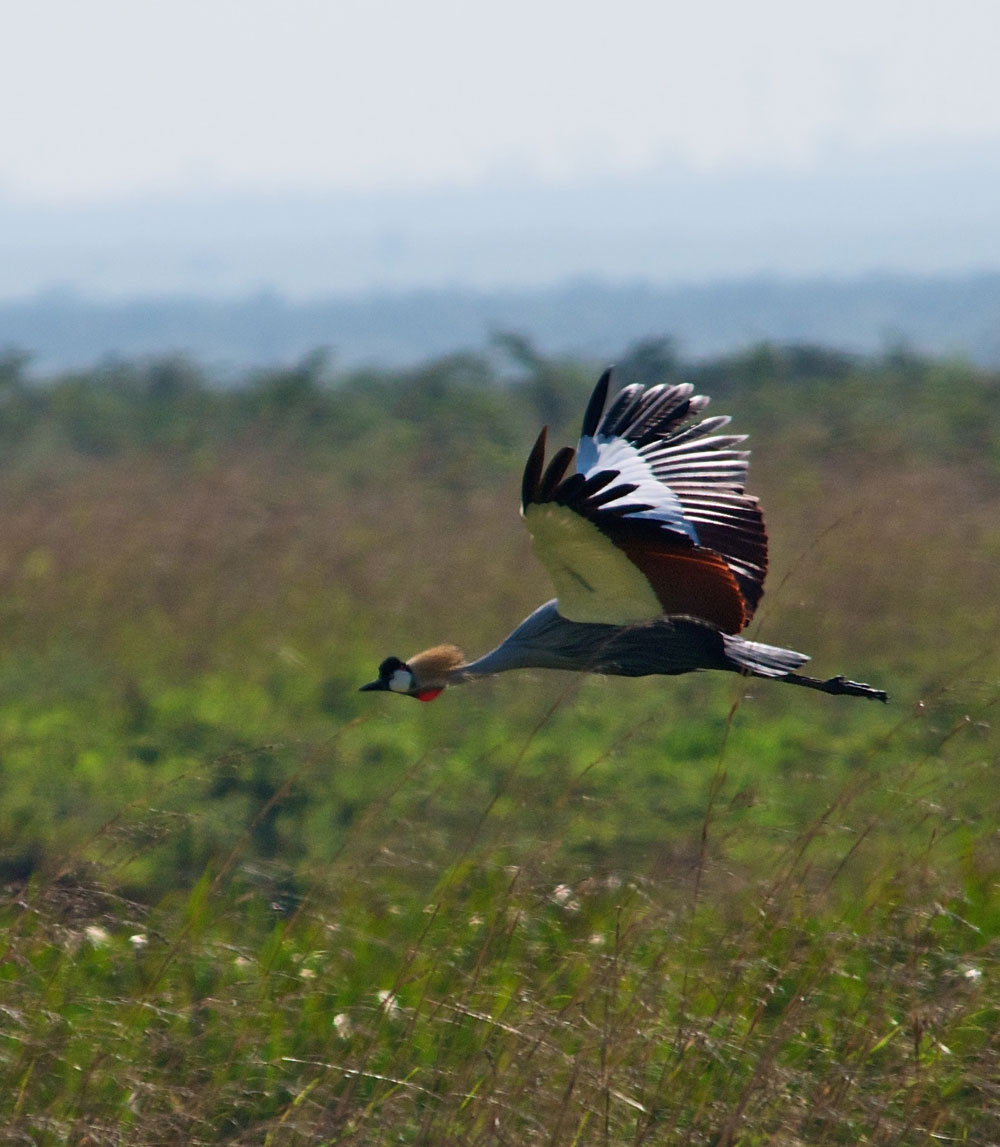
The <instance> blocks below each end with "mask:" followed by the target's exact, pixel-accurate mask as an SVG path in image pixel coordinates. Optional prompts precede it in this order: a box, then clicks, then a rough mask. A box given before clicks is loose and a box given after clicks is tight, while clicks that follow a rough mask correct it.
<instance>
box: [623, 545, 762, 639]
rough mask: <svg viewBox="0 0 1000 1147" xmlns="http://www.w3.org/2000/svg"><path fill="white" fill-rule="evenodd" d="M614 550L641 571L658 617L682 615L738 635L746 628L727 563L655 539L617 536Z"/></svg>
mask: <svg viewBox="0 0 1000 1147" xmlns="http://www.w3.org/2000/svg"><path fill="white" fill-rule="evenodd" d="M615 533H616V534H618V536H617V537H613V538H612V540H613V541H614V544H615V545H616V546H618V548H619V549H620V550H622V551H623V552H624V553H625V555H626V557H628V559H629V561H630V562H632V564H633V565H634V566H636V567H637V568H638V569H640V570H641V571H642V572H643V574H644V575H645V577H646V580H647V581H648V582H649V584H650V585H651V586H652V587H653V592H654V593H655V594H656V596H657V598H658V599H659V602H660V604H661V605H662V606H663V612H664V613H665V614H667V615H670V614H687V615H688V616H689V617H697V618H700V619H701V620H703V621H708V622H711V623H712V625H715V626H718V628H719V629H721V630H722V632H723V633H739V631H740V630H741V629H742V628H743V626H744V625H745V624H746V622H747V620H748V618H747V611H746V607H745V605H744V601H743V595H742V594H741V593H740V588H739V586H738V585H737V583H736V578H735V577H734V576H733V571H732V570H731V569H730V568H729V566H728V564H727V563H726V561H725V560H724V559H723V558H721V557H720V556H719V555H718V554H716V553H713V552H712V551H711V550H705V549H702V548H700V547H699V546H690V545H688V546H685V545H684V544H683V543H681V544H674V543H672V542H670V541H669V540H665V539H663V538H662V537H661V538H660V539H655V540H653V539H642V538H631V539H630V538H629V537H628V536H627V533H628V531H626V530H616V531H615Z"/></svg>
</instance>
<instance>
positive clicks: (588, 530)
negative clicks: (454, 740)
mask: <svg viewBox="0 0 1000 1147" xmlns="http://www.w3.org/2000/svg"><path fill="white" fill-rule="evenodd" d="M610 382H611V371H610V369H609V370H606V371H605V372H604V374H602V375H601V378H600V380H599V381H598V383H597V386H596V388H595V390H594V393H593V396H592V397H591V399H590V403H589V404H588V406H587V411H586V414H585V415H584V418H583V430H582V433H581V436H580V441H579V444H578V445H577V448H576V449H575V450H574V449H573V448H571V447H563V448H562V449H560V450H558V451H557V452H556V453H555V454H554V455H553V457H552V459H551V461H550V462H549V463H548V465H546V461H545V453H546V442H547V437H548V427H545V428H543V430H542V432H541V434H540V435H539V436H538V440H537V442H536V443H535V445H534V448H533V449H532V451H531V454H530V455H529V457H528V461H527V465H526V466H525V469H524V479H523V482H522V490H521V514H522V516H523V518H524V522H525V525H526V526H527V527H528V530H529V532H530V534H531V541H532V546H533V548H534V551H535V554H536V555H537V556H538V558H539V559H540V560H541V562H542V564H543V565H544V566H545V568H546V569H547V570H548V572H549V576H550V577H551V579H552V582H553V585H554V586H555V590H556V595H557V596H556V597H555V598H554V599H553V600H552V601H549V602H546V603H545V605H542V606H539V608H538V609H536V610H535V612H534V613H532V614H531V615H530V616H529V617H527V618H525V620H524V621H522V622H521V624H520V625H519V626H518V627H517V628H516V629H515V630H514V631H513V632H512V633H511V634H510V635H509V636H508V637H507V638H505V639H504V641H502V642H501V644H500V645H498V646H497V647H496V649H493V650H491V651H490V652H489V653H487V654H485V655H484V656H482V657H480V658H478V659H477V660H475V661H467V660H466V658H465V656H464V654H463V653H462V652H461V650H460V649H458V648H457V647H456V646H454V645H437V646H435V647H434V648H433V649H427V650H425V651H424V652H422V653H417V654H414V656H412V657H410V658H408V659H407V660H406V661H402V660H401V659H400V658H398V657H387V658H386V659H385V660H384V661H383V662H382V664H381V665H380V666H379V668H378V678H377V679H376V680H375V681H372V682H370V683H369V684H367V685H362V686H361V689H362V691H369V690H383V691H386V692H390V693H402V694H404V695H406V696H408V697H415V698H416V699H417V700H418V701H432V700H434V698H435V697H438V696H439V695H440V694H441V693H442V691H443V690H444V689H446V688H448V687H449V686H451V685H461V684H463V683H465V682H468V681H474V680H476V679H477V678H480V677H489V676H492V675H493V674H496V673H504V672H506V671H507V670H509V669H570V670H577V671H579V672H584V673H602V674H612V675H616V676H621V677H644V676H646V675H648V674H654V673H657V674H666V675H673V674H678V673H690V672H692V671H693V670H696V669H725V670H729V671H731V672H734V673H742V674H745V675H748V676H751V677H765V678H772V679H775V680H778V681H787V682H789V683H790V684H793V685H804V686H806V687H807V688H809V689H818V690H821V691H822V692H824V693H833V694H843V695H847V696H851V697H871V698H873V699H875V700H878V701H886V700H888V697H887V695H886V693H885V692H883V691H882V690H881V689H875V688H873V687H872V686H871V685H865V684H862V683H861V682H858V681H848V680H847V679H846V678H844V677H830V678H828V679H826V680H819V679H817V678H815V677H807V676H805V675H804V674H801V673H797V672H796V670H797V669H798V668H799V667H800V666H802V665H804V664H805V663H806V662H807V661H808V660H809V658H808V656H807V655H806V654H804V653H796V652H795V651H794V650H792V649H781V648H779V647H777V646H774V645H764V644H762V643H761V642H759V641H747V640H746V639H745V638H742V637H740V636H739V633H740V631H741V630H742V629H743V628H744V627H745V626H746V625H747V623H748V622H749V621H750V619H751V618H752V617H753V614H754V611H755V610H756V608H757V605H758V603H759V602H760V599H761V596H762V594H763V592H764V576H765V574H766V573H767V532H766V530H765V528H764V517H763V514H762V513H761V509H760V505H759V503H758V501H757V499H756V498H755V497H753V496H751V495H749V494H747V493H745V492H744V483H745V479H746V471H747V461H748V458H749V452H748V451H746V450H742V449H740V448H739V447H740V446H741V445H742V443H743V442H744V441H745V440H746V435H733V434H719V433H718V431H720V430H722V429H723V428H724V427H725V426H727V425H728V423H729V421H730V420H729V418H728V417H726V416H721V415H720V416H716V417H711V418H703V419H701V420H700V421H696V419H697V418H698V416H699V415H700V414H701V412H702V411H703V410H704V409H705V407H706V406H707V405H708V399H707V398H706V397H704V396H703V395H696V394H694V388H693V387H692V386H691V385H690V384H688V383H681V384H676V385H667V384H664V385H660V386H651V387H643V386H640V385H633V386H627V387H625V388H624V389H623V390H621V391H620V392H619V394H618V395H617V396H616V398H615V399H614V401H613V402H612V404H611V406H610V408H609V409H607V411H605V407H606V406H607V400H608V389H609V386H610Z"/></svg>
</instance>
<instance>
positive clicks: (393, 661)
mask: <svg viewBox="0 0 1000 1147" xmlns="http://www.w3.org/2000/svg"><path fill="white" fill-rule="evenodd" d="M405 668H406V663H405V662H404V661H400V660H399V658H398V657H387V658H386V659H385V661H383V662H382V664H381V665H380V666H379V667H378V675H379V677H391V676H392V675H393V673H395V672H396V670H397V669H405Z"/></svg>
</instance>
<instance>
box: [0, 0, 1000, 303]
mask: <svg viewBox="0 0 1000 1147" xmlns="http://www.w3.org/2000/svg"><path fill="white" fill-rule="evenodd" d="M998 42H1000V7H998V6H997V5H995V4H993V3H992V2H987V0H954V3H952V4H950V5H949V6H948V9H947V12H945V11H944V10H938V9H937V8H935V7H933V6H929V5H925V6H919V5H914V4H912V3H906V2H904V0H882V2H880V3H878V4H874V5H873V4H871V3H870V2H868V0H844V2H843V3H841V4H840V5H838V6H837V7H836V9H820V8H816V7H812V6H806V5H802V4H801V3H799V2H798V0H761V2H760V3H759V4H757V5H754V6H753V8H752V9H751V8H747V6H746V5H743V4H740V3H739V2H738V0H709V2H707V3H705V4H702V5H697V6H692V5H685V6H682V5H675V4H663V3H662V2H660V0H622V2H621V3H620V4H618V5H616V7H615V10H614V13H613V14H612V13H610V12H609V11H608V10H607V9H606V6H604V5H599V4H597V3H596V2H595V0H575V2H574V3H570V2H569V0H547V2H545V3H542V4H538V3H535V2H534V0H531V2H529V0H511V3H510V4H508V5H506V6H505V7H504V9H503V10H502V11H501V10H498V9H497V10H495V9H490V8H487V7H485V6H478V5H466V6H461V5H460V6H456V5H454V4H453V3H451V2H450V0H426V3H424V4H422V5H420V6H419V8H415V7H414V6H413V5H411V4H408V3H405V2H404V0H372V2H370V3H365V4H360V3H354V2H345V3H338V4H329V3H327V2H326V0H300V2H299V3H297V4H296V5H294V6H288V5H286V4H284V3H279V0H245V2H244V3H242V4H240V5H239V6H236V5H231V4H228V3H221V2H219V3H210V4H208V5H206V4H203V3H200V2H196V0H173V2H172V3H171V4H169V5H167V4H161V3H159V2H157V3H150V4H143V5H135V4H131V3H127V2H126V0H93V2H92V3H90V4H88V5H86V6H85V7H80V6H79V5H78V4H75V3H72V2H71V0H38V2H37V3H34V4H31V5H22V6H20V7H17V8H14V9H12V10H11V12H10V13H8V14H7V17H6V19H5V44H6V46H7V48H8V52H7V57H6V60H5V67H4V69H3V71H2V73H0V97H2V98H3V99H4V104H5V106H6V107H8V108H16V109H17V113H16V114H11V115H8V116H6V117H4V120H3V122H2V123H0V297H3V298H6V299H15V298H25V297H30V296H32V295H33V294H35V293H37V292H38V291H44V290H47V289H52V288H61V289H71V290H74V291H77V292H79V293H81V294H83V295H85V296H87V297H91V298H102V297H104V298H110V297H117V298H125V297H130V296H136V295H139V296H151V295H170V294H178V293H183V294H196V295H199V296H204V297H207V298H223V297H228V298H235V297H246V296H248V295H251V294H253V293H254V292H258V291H262V290H274V291H278V292H280V293H281V294H283V295H287V296H289V297H291V298H296V299H306V298H314V297H317V296H324V295H337V296H349V295H355V296H356V295H359V294H366V293H371V292H379V291H400V290H410V289H415V288H420V287H427V288H434V289H441V288H446V287H447V288H461V287H467V288H478V289H506V288H511V289H534V288H538V287H542V286H552V285H555V284H557V283H560V282H564V281H566V280H570V279H578V278H581V277H585V278H599V279H601V280H603V281H606V282H610V283H623V282H633V281H637V280H643V281H649V282H651V283H656V284H676V283H681V282H693V283H704V282H710V281H720V280H726V279H733V278H740V277H746V276H748V275H757V274H771V275H786V276H802V275H806V276H852V275H858V274H866V273H874V272H899V273H911V272H912V273H915V274H940V273H949V274H950V273H965V272H969V271H974V270H984V269H991V268H997V267H1000V194H998V188H1000V70H998V69H997V68H996V67H995V66H994V55H995V47H996V44H997V43H998Z"/></svg>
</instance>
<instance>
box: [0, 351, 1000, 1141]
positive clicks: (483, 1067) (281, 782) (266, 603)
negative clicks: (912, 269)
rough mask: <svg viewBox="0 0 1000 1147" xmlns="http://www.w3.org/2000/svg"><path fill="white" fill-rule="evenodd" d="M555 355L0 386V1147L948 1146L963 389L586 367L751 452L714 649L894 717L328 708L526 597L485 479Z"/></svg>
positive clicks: (654, 691) (993, 953)
mask: <svg viewBox="0 0 1000 1147" xmlns="http://www.w3.org/2000/svg"><path fill="white" fill-rule="evenodd" d="M600 365H601V364H593V363H585V362H576V361H559V360H552V359H546V358H544V357H543V356H541V355H540V354H538V353H537V351H536V350H535V349H534V348H533V347H532V346H531V345H530V343H527V342H526V341H525V340H524V339H522V338H520V337H519V336H516V335H512V334H508V335H503V336H500V337H498V339H497V341H496V345H495V346H494V347H493V348H492V350H491V351H490V352H488V353H483V354H481V355H471V354H462V355H455V356H452V357H449V358H446V359H442V360H439V361H435V362H431V363H427V364H425V365H423V366H422V367H420V368H419V369H416V370H413V371H410V372H405V373H386V372H381V371H378V370H375V369H369V370H364V371H352V372H339V371H337V370H336V368H335V366H334V365H333V364H331V363H330V362H329V361H327V360H326V359H324V358H323V357H322V356H319V355H316V356H311V357H309V358H308V359H306V360H304V361H303V362H301V363H299V364H298V365H296V366H294V367H293V368H290V369H288V370H282V371H268V372H261V373H258V374H254V375H252V376H249V377H247V378H245V379H242V380H240V381H239V383H238V384H234V385H230V386H227V387H220V386H218V385H216V384H215V382H214V380H213V379H212V378H210V377H208V376H207V375H206V374H205V373H204V372H203V371H202V370H201V369H200V368H199V367H197V366H196V365H195V364H193V363H191V362H188V361H185V360H183V359H180V358H178V359H171V360H164V361H156V362H148V363H108V364H105V365H103V366H101V367H100V368H98V369H95V370H94V371H92V372H90V373H88V374H86V375H65V376H58V377H53V378H48V379H44V380H40V381H39V380H37V379H33V378H31V377H30V374H29V369H28V367H29V364H27V363H26V362H25V361H24V360H23V358H21V357H20V356H18V355H17V354H16V353H13V352H11V353H8V354H7V355H5V356H3V357H2V358H0V583H2V591H3V592H2V594H0V621H2V625H0V633H2V634H3V641H2V643H0V881H2V883H3V884H4V886H5V887H6V890H7V895H6V899H5V904H4V908H3V912H4V922H5V925H6V928H7V933H6V941H5V943H6V951H5V953H4V960H5V962H4V963H0V1016H3V1017H4V1018H3V1019H2V1021H0V1077H2V1080H3V1087H2V1088H0V1093H2V1094H3V1095H4V1097H5V1098H4V1099H3V1100H2V1101H0V1102H2V1104H3V1107H2V1115H3V1117H4V1118H5V1119H6V1120H7V1123H8V1128H9V1135H10V1137H11V1141H25V1142H36V1143H50V1142H51V1143H56V1142H79V1143H81V1144H82V1143H84V1142H130V1143H131V1142H134V1143H153V1142H163V1143H166V1142H180V1141H187V1142H239V1143H244V1142H245V1143H258V1142H259V1143H299V1142H301V1143H306V1142H309V1143H312V1142H358V1143H361V1142H365V1143H369V1142H386V1143H389V1142H414V1143H418V1142H427V1143H430V1142H434V1143H449V1142H462V1143H479V1142H482V1143H488V1142H489V1143H492V1142H496V1143H507V1142H510V1143H513V1142H524V1141H528V1140H531V1141H540V1142H550V1143H612V1142H636V1143H639V1142H650V1143H655V1142H679V1143H715V1144H728V1143H736V1142H740V1143H757V1142H760V1143H764V1142H770V1143H787V1144H792V1143H798V1142H810V1143H823V1142H837V1143H840V1142H851V1143H854V1142H861V1141H867V1142H878V1143H882V1142H885V1143H909V1142H912V1143H923V1142H931V1141H932V1140H936V1139H942V1138H943V1139H954V1140H960V1141H963V1142H969V1143H983V1144H985V1143H987V1142H991V1141H992V1140H991V1139H990V1135H991V1132H989V1130H988V1128H989V1127H990V1126H991V1124H990V1122H989V1121H990V1120H991V1119H994V1120H997V1122H994V1123H992V1126H993V1127H994V1129H995V1127H996V1126H1000V1100H998V1096H997V1093H996V1089H995V1071H994V1069H995V1062H996V1053H997V1051H998V1048H997V1044H996V1039H997V1031H998V1024H997V1018H998V1006H1000V997H998V995H997V992H996V982H995V976H996V970H997V944H998V940H997V937H998V932H1000V898H998V896H997V882H998V880H1000V839H998V833H997V829H998V803H997V796H996V794H997V779H996V778H997V764H998V759H1000V753H998V748H1000V742H998V739H997V735H996V733H995V732H994V730H993V728H992V724H991V722H992V720H993V717H994V713H995V711H996V709H997V705H998V702H1000V641H998V636H1000V603H998V596H1000V595H998V594H997V574H996V570H997V565H998V559H1000V515H998V504H1000V376H998V375H997V374H993V373H988V372H984V371H980V370H977V369H973V368H972V367H970V366H967V365H965V364H963V363H961V362H940V361H927V360H923V359H919V358H916V357H914V356H913V355H911V354H909V353H907V352H906V351H905V350H903V349H898V350H894V351H892V352H891V353H889V354H886V355H885V356H882V357H880V358H877V359H860V358H855V357H851V356H848V355H844V354H841V353H839V352H836V351H832V350H827V349H824V348H814V347H774V346H760V347H755V348H751V349H750V350H748V351H747V352H745V353H743V354H740V355H737V356H733V357H731V358H727V359H724V360H713V361H707V362H696V363H685V362H681V361H679V360H678V358H677V355H676V353H675V350H674V348H673V346H672V345H671V344H670V343H669V341H666V340H664V341H662V342H646V343H643V344H640V345H637V346H635V347H633V348H631V350H630V351H629V352H628V353H627V354H626V355H625V356H623V358H622V361H621V362H620V364H619V371H618V379H619V381H620V382H623V383H624V382H629V381H642V382H647V383H650V382H655V381H660V380H667V379H670V380H675V379H681V378H684V379H687V380H689V381H691V382H693V383H694V384H695V386H696V387H697V388H698V389H699V390H700V391H702V392H704V393H707V394H709V395H710V396H711V397H712V399H713V406H712V412H713V413H729V414H732V415H733V416H734V425H733V428H734V430H737V431H740V432H748V433H750V434H751V436H752V437H751V445H752V447H753V449H754V456H753V462H752V465H751V483H750V488H751V490H752V491H753V492H754V493H757V494H759V495H760V496H761V498H762V501H763V504H764V507H765V512H766V514H767V519H768V524H769V529H770V532H771V535H772V571H771V574H770V577H769V582H768V587H767V594H766V596H765V599H764V604H763V608H762V610H761V613H760V615H759V620H758V621H755V623H754V626H753V627H752V629H751V631H750V636H751V637H758V638H760V639H762V640H766V641H773V642H776V643H779V644H786V645H789V646H791V647H794V648H800V649H803V650H804V651H807V652H810V653H811V654H812V655H813V657H814V659H815V662H814V664H815V671H816V673H817V674H818V675H821V676H827V675H832V674H834V673H839V672H842V673H845V674H847V675H848V676H852V677H855V678H858V679H862V680H868V681H871V682H873V683H875V684H878V685H881V686H883V687H885V688H887V689H888V690H889V691H890V693H891V694H892V698H893V701H892V705H891V706H890V707H889V708H883V707H881V706H876V705H871V704H866V703H864V702H861V701H857V700H851V699H849V698H830V697H825V696H820V695H815V694H812V693H809V692H807V691H805V690H796V689H790V688H788V687H786V686H782V685H781V684H780V683H774V682H762V681H752V682H751V681H747V680H744V679H740V678H737V677H735V676H733V677H729V676H726V675H711V674H704V675H689V676H686V677H682V678H677V679H664V678H651V679H643V680H621V679H601V678H578V677H575V676H573V675H563V674H554V673H544V672H538V673H520V674H510V675H506V676H504V677H501V678H498V679H496V680H493V681H486V682H481V683H479V684H477V685H475V686H469V687H467V688H463V689H462V690H454V691H449V692H448V693H446V694H445V695H443V696H442V698H441V699H440V700H438V701H437V702H435V703H434V704H432V705H416V704H413V703H411V702H410V701H408V700H402V699H398V698H391V697H381V696H375V697H373V696H371V695H359V694H358V692H357V687H358V685H360V684H361V683H362V682H364V681H366V680H369V679H370V678H371V676H372V674H373V671H374V669H375V667H376V665H377V663H378V662H379V661H380V660H381V659H382V658H383V657H384V656H386V655H388V654H390V653H396V654H398V655H400V656H404V657H405V656H407V655H408V654H410V653H412V652H413V651H414V650H415V649H419V648H422V647H424V646H426V645H430V644H432V643H434V642H436V641H439V640H451V641H455V642H457V643H459V644H460V645H462V646H463V647H464V648H466V649H467V650H468V652H469V653H470V654H475V653H478V652H481V651H483V650H485V649H486V648H488V647H491V646H492V645H493V644H495V643H496V642H497V641H498V640H500V639H501V638H502V637H503V636H504V635H505V634H506V633H507V632H508V631H509V630H510V629H511V628H512V627H513V625H514V624H515V623H516V622H517V621H519V620H520V619H521V618H522V617H523V616H524V615H525V614H526V613H527V612H528V611H529V610H530V609H532V608H534V607H535V606H536V605H537V604H539V603H540V602H542V601H544V600H546V599H547V598H548V597H550V596H551V589H550V587H549V586H548V585H547V583H546V578H545V574H544V571H543V570H541V568H540V567H538V566H537V564H536V563H534V562H533V560H532V558H531V555H530V550H529V546H528V542H527V538H526V536H525V535H524V532H523V530H522V527H521V525H520V523H519V521H518V514H517V497H518V488H519V481H520V472H521V467H522V465H523V461H524V457H525V455H526V452H527V449H528V447H529V446H530V443H531V442H532V441H533V439H534V436H535V434H536V433H537V429H538V426H539V425H540V424H541V423H543V422H548V423H550V424H551V425H552V428H553V433H554V436H555V437H556V438H557V439H561V440H562V441H566V442H570V441H573V440H574V439H575V436H576V433H577V431H578V420H579V417H580V415H581V412H582V410H583V408H584V406H585V403H586V399H587V397H588V396H589V392H590V389H591V387H592V385H593V382H594V379H595V377H596V371H597V370H598V369H599V366H600ZM95 929H96V931H95ZM136 937H138V938H139V939H136ZM379 992H382V993H388V995H385V994H383V996H382V997H381V998H380V997H379V995H378V993H379ZM338 1017H339V1018H338ZM335 1020H336V1022H334V1021H335ZM991 1081H992V1082H991ZM102 1128H103V1130H101V1129H102ZM95 1129H96V1130H95ZM85 1135H89V1136H91V1138H89V1139H87V1138H85Z"/></svg>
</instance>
